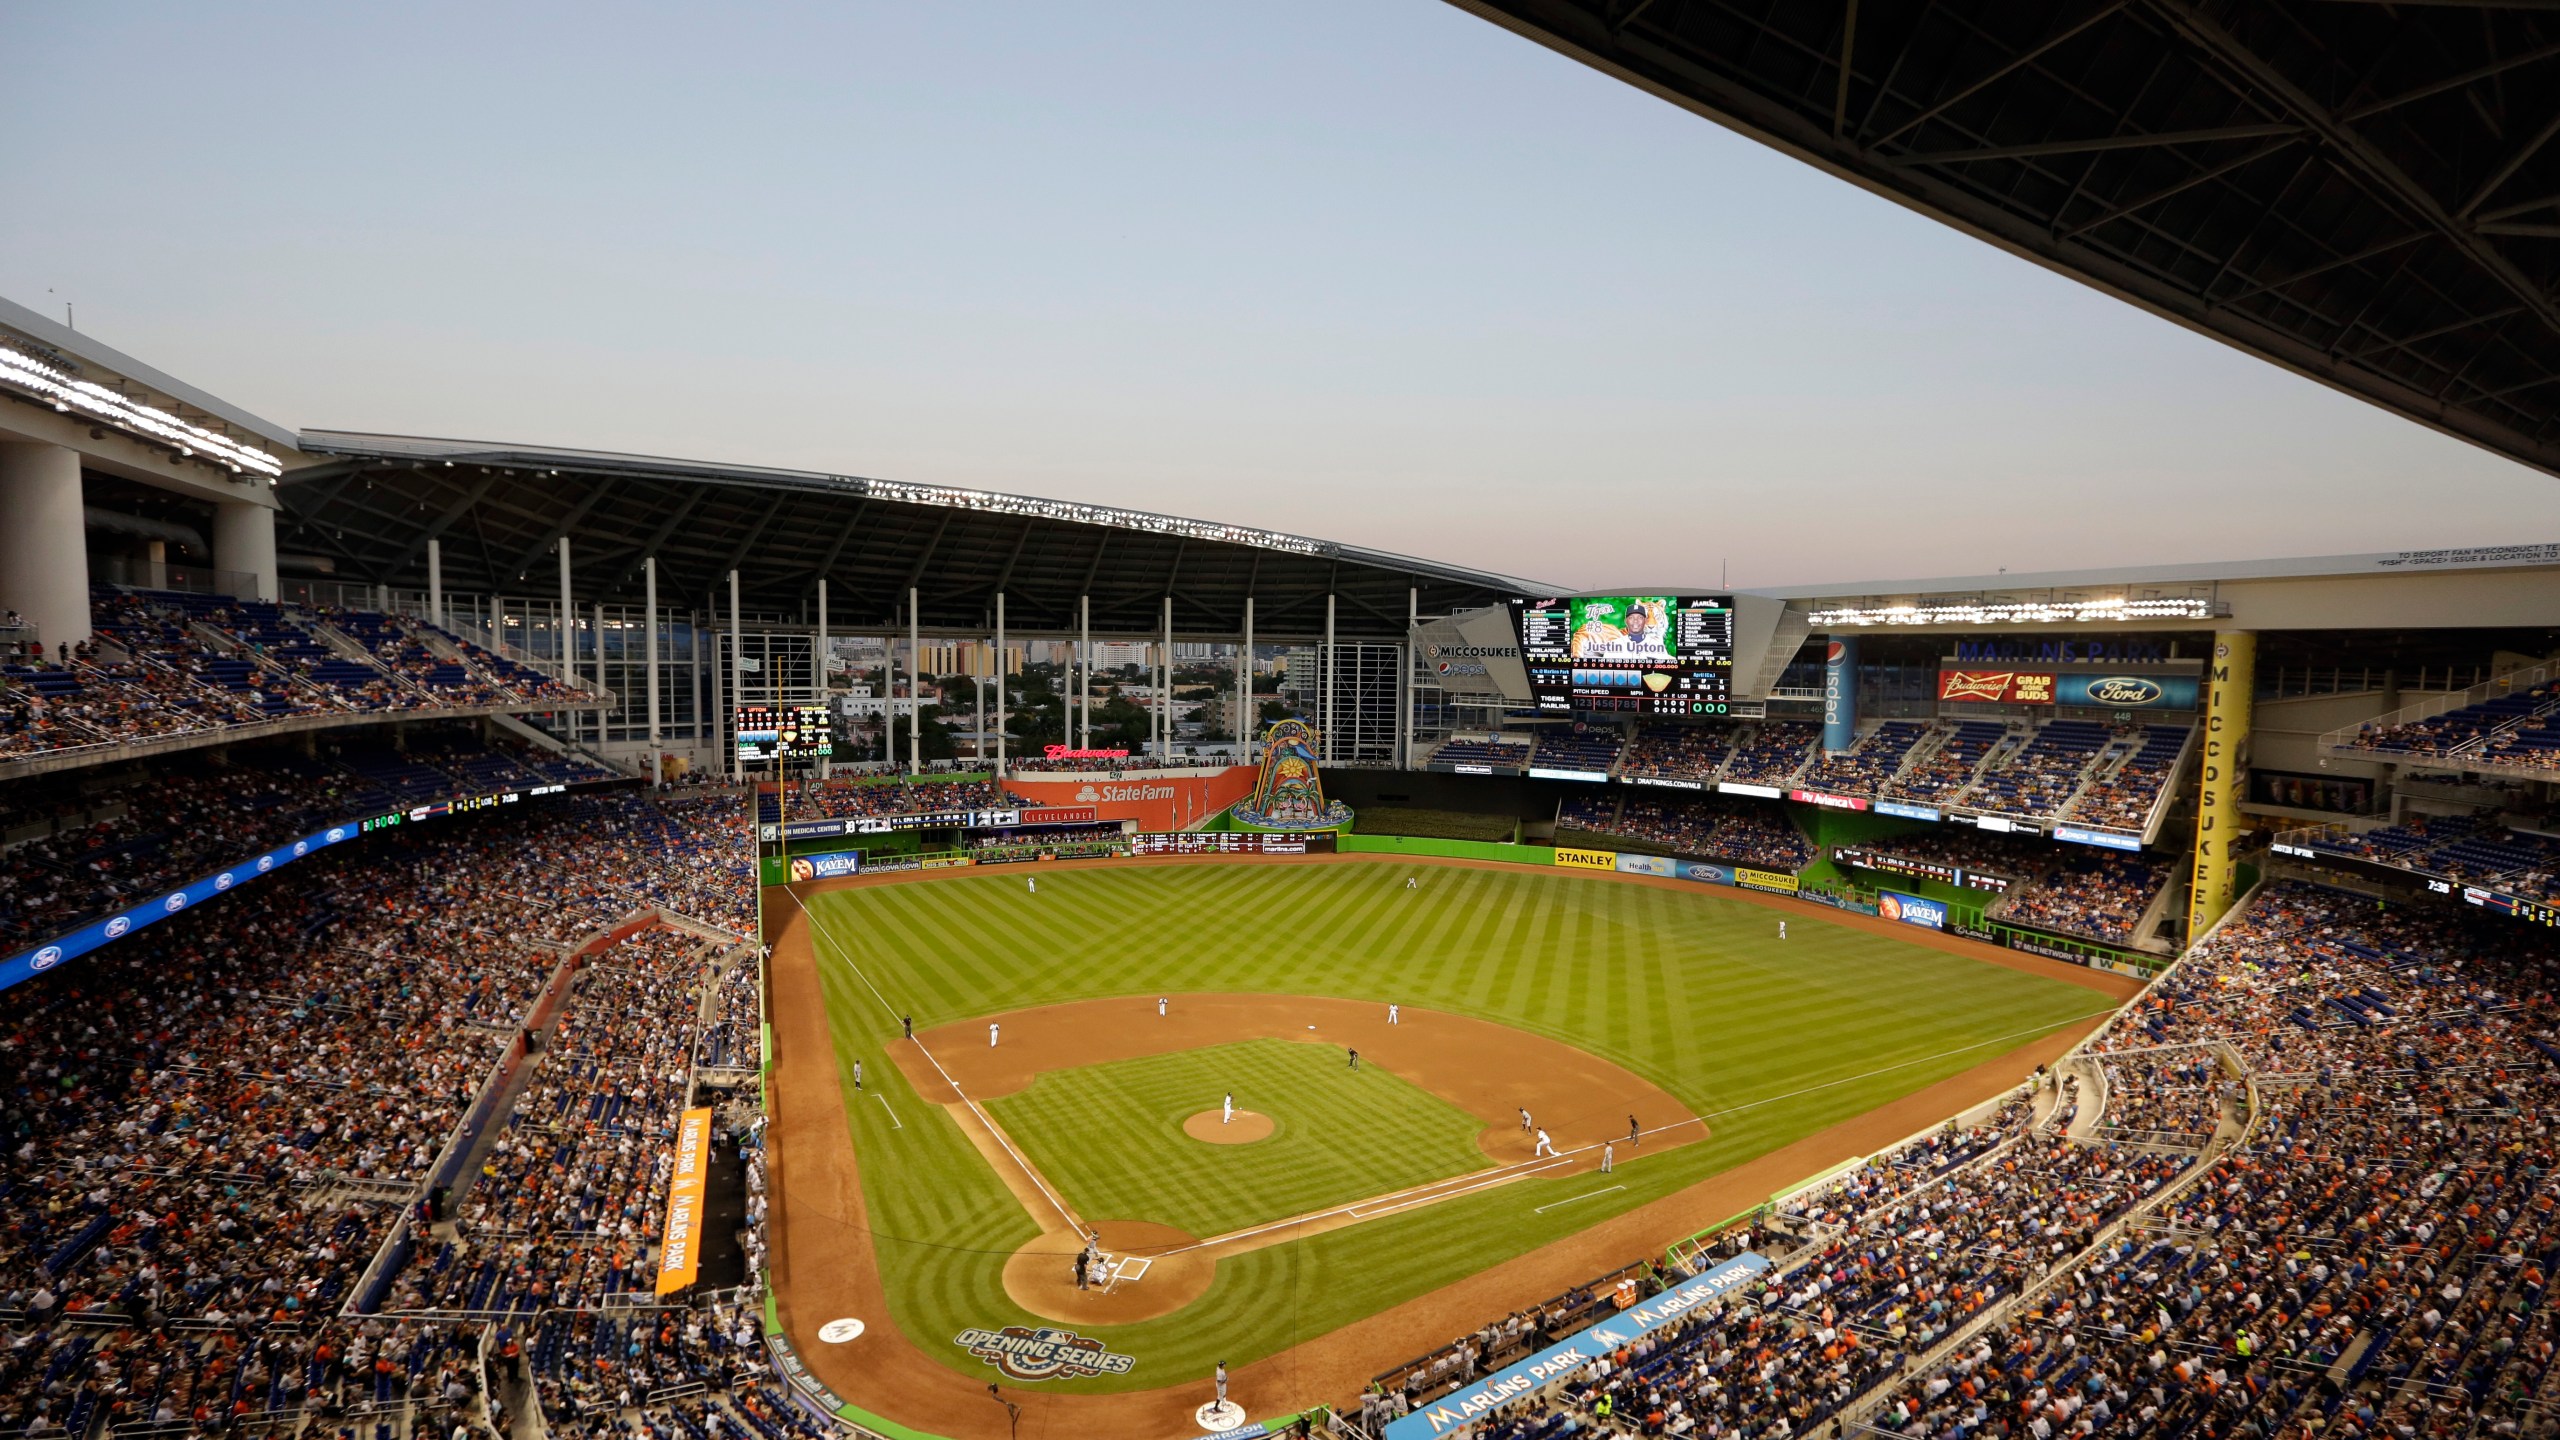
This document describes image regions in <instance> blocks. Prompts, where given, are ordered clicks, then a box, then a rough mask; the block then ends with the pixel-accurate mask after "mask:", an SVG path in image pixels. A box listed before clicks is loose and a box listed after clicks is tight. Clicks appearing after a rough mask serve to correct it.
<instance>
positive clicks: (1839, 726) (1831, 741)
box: [1822, 635, 1858, 755]
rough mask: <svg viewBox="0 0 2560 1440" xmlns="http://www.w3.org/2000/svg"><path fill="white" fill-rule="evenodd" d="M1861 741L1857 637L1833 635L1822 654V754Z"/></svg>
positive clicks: (1837, 752)
mask: <svg viewBox="0 0 2560 1440" xmlns="http://www.w3.org/2000/svg"><path fill="white" fill-rule="evenodd" d="M1857 743H1858V637H1857V636H1855V635H1834V636H1832V637H1831V639H1830V642H1829V643H1828V644H1827V645H1825V646H1824V647H1823V653H1822V753H1823V754H1825V755H1838V754H1840V753H1841V752H1843V751H1845V750H1847V749H1849V748H1850V747H1851V746H1853V745H1856V744H1857Z"/></svg>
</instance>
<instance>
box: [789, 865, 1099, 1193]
mask: <svg viewBox="0 0 2560 1440" xmlns="http://www.w3.org/2000/svg"><path fill="white" fill-rule="evenodd" d="M783 893H784V894H786V895H789V896H791V903H792V904H794V905H798V906H799V907H800V914H801V915H802V916H803V917H804V918H806V919H807V920H808V922H809V933H810V934H811V935H813V936H815V937H816V938H818V939H819V940H821V941H824V942H825V943H826V945H827V946H828V948H830V949H832V950H834V951H835V952H836V958H837V960H839V961H841V962H842V963H843V965H844V968H846V969H847V970H850V971H852V972H853V978H855V979H857V980H859V981H861V982H862V985H863V988H864V989H866V990H869V991H870V992H871V998H872V999H874V1000H877V1001H879V1002H880V1008H881V1009H882V1010H884V1011H887V1012H888V1015H889V1018H890V1019H892V1020H896V1019H899V1015H898V1010H897V1007H896V1006H894V1005H891V1004H890V1003H889V997H887V996H885V995H883V994H881V993H880V987H879V986H877V985H874V984H872V983H871V977H870V976H868V975H865V974H863V973H862V967H861V966H859V965H856V964H854V963H853V957H852V956H851V955H848V954H846V953H845V949H844V947H843V946H842V945H839V944H837V943H836V940H835V937H834V936H832V935H829V934H828V933H827V931H826V927H825V926H823V925H820V924H819V923H818V917H817V915H816V913H815V912H813V911H811V910H810V909H809V907H808V906H807V905H806V904H805V903H803V902H802V901H801V899H800V897H799V895H798V894H796V893H795V892H793V891H792V889H791V888H790V887H789V886H787V885H786V886H784V887H783ZM907 1043H909V1044H911V1045H913V1046H915V1047H916V1053H917V1054H919V1055H922V1056H923V1057H924V1058H925V1063H927V1064H929V1065H931V1066H932V1067H933V1068H934V1073H936V1074H938V1075H940V1076H941V1077H942V1083H943V1084H945V1085H948V1086H950V1087H951V1093H952V1094H954V1095H957V1096H959V1097H960V1103H961V1104H963V1105H965V1106H967V1107H968V1108H969V1113H970V1114H972V1115H974V1116H976V1117H977V1118H978V1123H979V1124H981V1125H984V1126H986V1127H987V1133H988V1134H990V1135H993V1136H994V1137H995V1139H996V1144H998V1145H1000V1146H1002V1147H1004V1153H1005V1154H1006V1155H1008V1156H1011V1157H1012V1159H1013V1163H1014V1165H1015V1167H1016V1168H1018V1169H1020V1170H1021V1171H1022V1173H1023V1175H1024V1176H1025V1177H1026V1178H1028V1179H1029V1180H1030V1181H1031V1184H1032V1186H1033V1188H1035V1189H1037V1190H1038V1191H1039V1192H1040V1198H1041V1199H1043V1200H1046V1201H1048V1202H1049V1206H1050V1208H1051V1209H1053V1210H1056V1211H1057V1212H1058V1218H1059V1219H1061V1220H1064V1221H1065V1222H1067V1228H1068V1229H1070V1230H1072V1231H1074V1232H1075V1233H1077V1234H1078V1235H1081V1236H1084V1237H1085V1238H1086V1239H1088V1240H1090V1239H1093V1238H1094V1234H1093V1232H1092V1231H1091V1230H1088V1229H1086V1228H1085V1224H1084V1222H1083V1221H1081V1220H1079V1219H1077V1218H1076V1213H1075V1212H1074V1211H1072V1210H1070V1209H1068V1208H1067V1202H1066V1197H1064V1196H1062V1195H1060V1194H1058V1192H1056V1191H1055V1190H1052V1189H1050V1188H1049V1182H1048V1180H1047V1179H1046V1178H1045V1177H1044V1176H1042V1175H1041V1173H1040V1172H1039V1171H1038V1170H1036V1169H1033V1168H1032V1165H1031V1162H1030V1161H1029V1160H1028V1159H1026V1158H1024V1156H1023V1154H1022V1152H1021V1151H1019V1150H1016V1149H1014V1148H1013V1137H1012V1136H1010V1135H1007V1134H1005V1133H1004V1127H1003V1126H1001V1125H998V1124H997V1123H996V1122H995V1118H994V1117H993V1116H990V1115H989V1114H987V1112H986V1111H984V1110H981V1109H979V1108H978V1102H977V1101H975V1100H972V1099H970V1098H969V1095H968V1092H966V1091H964V1090H962V1089H961V1088H960V1082H959V1081H957V1080H954V1079H952V1078H951V1072H950V1071H948V1070H945V1069H943V1068H942V1062H941V1061H939V1060H936V1059H934V1058H933V1052H932V1051H931V1050H928V1049H926V1048H925V1043H924V1042H923V1041H921V1040H914V1039H910V1040H909V1041H908V1042H907ZM880 1103H881V1104H883V1105H886V1104H888V1103H889V1102H888V1101H886V1100H883V1101H881V1102H880ZM890 1113H891V1115H892V1116H894V1115H895V1114H896V1113H897V1112H895V1111H891V1112H890ZM899 1128H900V1129H904V1128H906V1127H905V1126H900V1127H899Z"/></svg>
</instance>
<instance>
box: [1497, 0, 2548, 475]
mask: <svg viewBox="0 0 2560 1440" xmlns="http://www.w3.org/2000/svg"><path fill="white" fill-rule="evenodd" d="M1452 3H1454V4H1456V5H1458V6H1460V7H1461V8H1463V9H1466V10H1469V11H1472V12H1474V13H1476V14H1478V15H1481V16H1484V17H1485V18H1487V19H1490V20H1492V21H1494V22H1495V23H1497V24H1500V25H1502V26H1504V27H1506V28H1508V29H1511V30H1514V31H1517V32H1519V33H1520V34H1522V35H1525V36H1527V37H1529V38H1531V39H1533V40H1536V41H1538V42H1539V43H1541V44H1544V45H1547V46H1549V47H1551V48H1553V49H1555V50H1558V51H1560V52H1562V53H1564V54H1566V55H1569V56H1572V57H1573V58H1575V59H1578V60H1581V61H1583V62H1584V63H1586V64H1589V65H1592V66H1594V67H1596V68H1598V69H1600V70H1602V71H1604V72H1606V73H1608V74H1611V75H1615V76H1617V77H1618V78H1620V79H1622V80H1626V81H1628V82H1629V83H1631V84H1634V85H1637V86H1640V87H1642V88H1644V89H1646V90H1649V91H1652V92H1653V93H1655V94H1657V95H1660V96H1662V97H1663V98H1665V99H1668V100H1670V101H1672V102H1673V103H1675V104H1678V105H1681V106H1683V107H1684V108H1687V109H1689V110H1692V111H1695V112H1696V113H1698V114H1700V115H1704V116H1706V117H1707V118H1709V119H1712V120H1715V121H1717V122H1718V123H1720V124H1723V125H1726V126H1729V127H1731V128H1733V129H1735V130H1738V131H1740V132H1741V133H1743V134H1745V135H1748V136H1750V137H1752V138H1754V139H1756V140H1759V141H1762V142H1763V143H1766V144H1768V145H1771V146H1774V147H1776V148H1777V149H1779V150H1782V151H1784V152H1786V153H1788V154H1790V155H1793V156H1795V157H1796V158H1798V159H1800V160H1805V161H1808V162H1810V163H1812V164H1814V165H1818V166H1820V167H1821V168H1823V169H1825V170H1828V171H1830V172H1831V173H1833V174H1835V175H1838V176H1840V177H1842V178H1844V179H1847V180H1849V181H1850V182H1852V183H1854V184H1857V185H1859V186H1862V187H1864V188H1866V189H1868V190H1871V191H1874V192H1875V193H1877V194H1880V195H1884V196H1887V197H1889V198H1891V199H1893V200H1895V201H1897V202H1899V203H1901V204H1903V205H1906V206H1909V207H1910V208H1912V209H1915V210H1918V211H1920V212H1921V213H1923V214H1926V215H1930V216H1933V217H1935V218H1936V219H1939V220H1942V221H1945V222H1946V223H1948V224H1950V225H1953V226H1955V227H1957V228H1958V229H1961V230H1964V231H1967V232H1969V233H1971V234H1973V235H1975V236H1977V237H1979V238H1981V239H1985V240H1988V241H1990V242H1992V243H1993V244H1995V245H1999V246H2001V247H2003V248H2004V249H2007V250H2010V251H2012V252H2014V253H2016V254H2019V255H2023V256H2025V257H2027V258H2029V259H2032V260H2034V261H2036V262H2037V263H2039V264H2042V265H2045V266H2047V267H2048V268H2051V269H2054V270H2058V271H2061V272H2062V273H2064V274H2067V275H2071V276H2074V277H2076V278H2078V279H2080V280H2083V281H2085V282H2087V283H2089V284H2091V285H2093V286H2096V287H2097V288H2099V289H2101V290H2105V291H2107V292H2109V293H2111V294H2114V295H2116V296H2118V297H2120V298H2123V299H2126V300H2130V301H2132V302H2134V303H2135V304H2138V305H2141V306H2143V307H2144V308H2146V309H2149V310H2151V311H2153V312H2155V313H2157V314H2159V315H2162V316H2165V317H2167V318H2169V319H2171V320H2174V321H2176V322H2177V323H2179V324H2181V325H2185V326H2187V327H2189V328H2191V329H2194V330H2198V331H2202V332H2203V333H2205V334H2209V335H2213V336H2216V337H2218V338H2220V339H2222V340H2225V341H2227V342H2229V343H2230V344H2232V345H2234V346H2237V347H2239V348H2240V349H2242V350H2245V351H2248V352H2249V353H2251V354H2254V355H2257V356H2259V357H2261V358H2263V359H2267V360H2271V361H2274V362H2275V363H2276V364H2279V365H2282V366H2284V367H2286V368H2288V369H2291V370H2294V371H2297V372H2299V373H2301V374H2304V375H2308V376H2310V377H2312V378H2314V379H2316V380H2320V381H2322V382H2324V383H2326V384H2329V385H2332V386H2335V387H2337V388H2338V389H2341V390H2344V391H2347V392H2348V393H2350V394H2353V395H2358V396H2361V397H2363V398H2364V399H2366V400H2369V401H2372V402H2373V403H2375V404H2377V405H2381V406H2383V407H2384V408H2386V409H2390V410H2393V411H2396V412H2398V413H2399V414H2401V415H2404V416H2407V417H2408V418H2410V419H2413V420H2417V421H2419V422H2420V423H2422V424H2425V425H2429V426H2432V427H2434V428H2436V429H2438V430H2442V431H2444V432H2446V433H2448V434H2452V435H2456V436H2459V437H2461V438H2463V439H2466V440H2470V441H2472V442H2474V443H2476V444H2478V445H2481V446H2484V447H2486V448H2488V449H2490V450H2494V451H2497V452H2499V453H2500V454H2504V455H2507V456H2510V457H2512V458H2514V459H2516V460H2519V461H2522V462H2524V463H2525V464H2528V465H2532V466H2535V467H2537V468H2539V469H2542V470H2545V471H2549V472H2552V473H2555V474H2560V13H2554V12H2555V11H2556V10H2560V6H2555V5H2553V4H2551V3H2550V0H2532V3H2527V0H2503V3H2497V0H2493V3H2486V4H2465V3H2461V0H2427V3H2417V4H2380V3H2343V0H2258V3H2250V4H2235V3H2231V0H2218V3H2214V0H2082V3H2077V4H2072V5H2016V4H2000V3H1994V0H1452ZM2537 11H2538V12H2539V13H2535V12H2537ZM1681 178H1682V177H1677V176H1663V177H1661V183H1663V184H1666V185H1668V184H1678V183H1681Z"/></svg>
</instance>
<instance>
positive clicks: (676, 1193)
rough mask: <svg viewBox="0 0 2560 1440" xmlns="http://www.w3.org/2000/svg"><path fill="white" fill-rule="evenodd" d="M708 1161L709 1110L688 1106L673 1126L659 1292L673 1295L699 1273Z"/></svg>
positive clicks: (709, 1145) (659, 1262) (659, 1258)
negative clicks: (673, 1162)
mask: <svg viewBox="0 0 2560 1440" xmlns="http://www.w3.org/2000/svg"><path fill="white" fill-rule="evenodd" d="M710 1164H711V1112H710V1110H708V1109H702V1110H687V1111H686V1112H684V1118H683V1120H682V1121H680V1122H679V1123H678V1124H677V1126H676V1171H675V1175H674V1176H673V1177H672V1178H670V1179H669V1180H668V1181H667V1230H666V1235H665V1236H664V1243H663V1244H662V1245H661V1246H660V1247H659V1254H658V1293H659V1294H661V1295H672V1294H674V1293H675V1292H677V1291H678V1290H682V1289H683V1288H684V1287H686V1286H687V1285H690V1284H692V1283H693V1282H694V1281H695V1280H696V1279H698V1278H699V1277H700V1276H701V1274H702V1192H703V1184H704V1181H705V1180H706V1178H707V1177H708V1174H709V1166H710Z"/></svg>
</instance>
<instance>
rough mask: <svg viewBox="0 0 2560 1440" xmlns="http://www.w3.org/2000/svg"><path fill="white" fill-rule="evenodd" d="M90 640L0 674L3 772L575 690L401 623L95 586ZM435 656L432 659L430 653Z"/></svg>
mask: <svg viewBox="0 0 2560 1440" xmlns="http://www.w3.org/2000/svg"><path fill="white" fill-rule="evenodd" d="M90 625H91V629H92V631H93V634H92V636H91V638H89V639H87V640H84V641H82V642H80V643H79V644H78V645H71V644H69V643H63V644H58V645H56V646H55V647H54V653H53V656H52V658H51V660H50V661H46V660H43V659H36V660H33V661H24V660H22V661H16V662H13V663H9V664H6V665H0V758H5V757H8V756H11V755H24V754H33V753H37V752H41V751H45V750H53V749H63V748H72V747H79V746H88V745H98V744H105V743H111V742H116V741H131V740H142V739H150V738H153V737H156V736H161V735H170V734H179V733H185V732H194V731H205V730H215V729H221V728H225V727H230V726H238V725H246V724H253V723H256V722H259V721H265V720H275V719H282V718H286V717H290V716H295V715H311V714H327V713H333V712H354V713H361V712H385V711H404V712H405V711H420V710H424V711H432V710H434V709H437V708H439V707H455V706H487V705H507V704H523V703H526V702H529V701H537V700H547V699H561V698H566V697H569V696H572V695H575V694H578V693H579V692H578V691H577V690H576V688H575V687H572V686H569V685H564V684H562V683H561V682H560V681H558V680H555V679H553V678H552V677H550V676H548V675H545V674H543V673H542V672H540V671H538V670H535V669H533V668H532V667H530V666H526V665H523V664H520V663H518V662H516V661H513V660H510V659H507V658H505V657H503V656H500V655H496V654H492V653H490V652H489V651H487V650H484V649H482V648H481V647H479V646H476V645H473V644H471V643H470V642H468V641H465V640H462V639H460V638H459V637H456V636H454V635H452V634H450V633H448V632H446V631H443V630H439V629H437V628H435V627H434V626H431V625H428V624H426V623H425V622H423V621H418V620H413V619H410V618H408V617H406V616H400V615H389V614H380V613H376V612H372V611H361V610H326V611H318V612H313V611H305V610H302V609H300V608H298V607H295V606H290V605H278V604H273V603H270V602H265V601H251V600H236V599H232V598H230V597H227V596H207V595H187V594H180V593H177V592H173V591H158V590H127V589H120V588H115V587H110V586H100V587H97V588H96V589H95V590H93V591H92V593H91V597H90ZM439 649H440V650H441V651H442V652H443V653H441V654H439V653H437V652H438V650H439Z"/></svg>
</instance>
